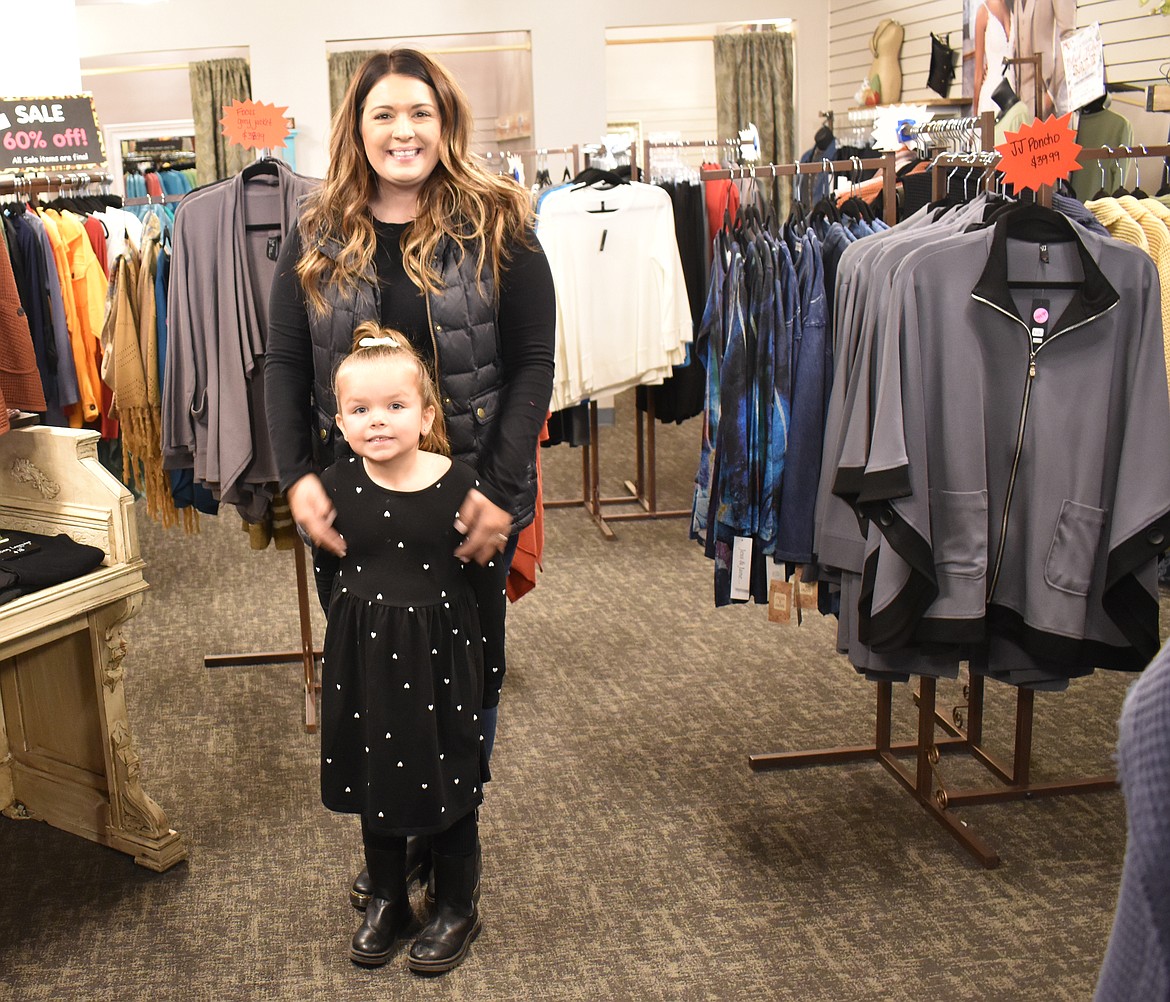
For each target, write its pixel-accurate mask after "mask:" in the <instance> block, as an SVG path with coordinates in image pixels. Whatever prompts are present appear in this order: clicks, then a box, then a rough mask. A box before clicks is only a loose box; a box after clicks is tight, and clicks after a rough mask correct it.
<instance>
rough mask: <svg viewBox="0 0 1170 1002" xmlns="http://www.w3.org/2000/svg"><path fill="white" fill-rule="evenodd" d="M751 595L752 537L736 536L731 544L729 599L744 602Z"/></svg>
mask: <svg viewBox="0 0 1170 1002" xmlns="http://www.w3.org/2000/svg"><path fill="white" fill-rule="evenodd" d="M751 597H752V538H751V536H736V537H735V542H734V543H732V544H731V599H732V601H733V602H746V601H747V600H748V599H749V598H751Z"/></svg>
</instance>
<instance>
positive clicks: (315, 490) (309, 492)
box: [285, 473, 345, 557]
mask: <svg viewBox="0 0 1170 1002" xmlns="http://www.w3.org/2000/svg"><path fill="white" fill-rule="evenodd" d="M285 496H286V497H287V498H288V506H289V509H290V510H291V511H292V517H293V520H294V521H295V522H296V523H297V525H299V526H300V527H301V528H302V529H304V530H305V532H307V533H308V534H309V539H311V540H312V541H313V545H314V546H320V547H322V548H324V549H326V550H328V551H329V552H330V553H336V554H337V555H338V556H339V557H344V556H345V540H344V539H343V538H342V537H341V533H339V532H338V531H337V530H336V529H334V528H333V520H334V519H335V518H336V517H337V510H336V509H335V508H334V507H333V502H332V500H330V498H329V494H328V492H327V491H326V490H325V485H324V484H323V483H321V478H320V477H319V476H317V474H315V473H306V474H305V475H304V476H303V477H301V479H300V480H298V481H297V482H296V483H295V484H293V485H292V486H291V487H290V488H289V489H288V490H287V491H286V492H285Z"/></svg>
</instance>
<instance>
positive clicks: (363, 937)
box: [349, 846, 414, 967]
mask: <svg viewBox="0 0 1170 1002" xmlns="http://www.w3.org/2000/svg"><path fill="white" fill-rule="evenodd" d="M366 863H367V867H368V870H369V871H370V873H371V874H372V879H371V891H372V894H371V897H370V900H369V904H368V905H367V906H366V914H365V918H364V919H363V921H362V924H361V926H360V927H359V929H358V931H357V932H355V933H354V934H353V939H352V941H351V942H350V945H349V959H350V960H352V961H353V962H354V963H355V964H362V965H363V966H366V967H380V966H381V965H382V964H384V963H386V961H387V960H389V959H390V954H391V953H393V951H394V945H395V943H396V942H397V941H398V938H399V937H400V936H401V935H402V934H403V933H404V932H406V930H407V929H408V928H409V926H410V924H411V922H412V921H413V919H414V913H413V912H412V911H411V909H410V897H409V895H408V894H407V890H406V852H405V850H399V851H392V850H386V849H377V850H373V849H371V848H370V847H369V846H367V847H366Z"/></svg>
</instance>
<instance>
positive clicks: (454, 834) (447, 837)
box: [362, 810, 479, 856]
mask: <svg viewBox="0 0 1170 1002" xmlns="http://www.w3.org/2000/svg"><path fill="white" fill-rule="evenodd" d="M478 836H479V822H478V819H477V818H476V812H475V811H473V810H472V811H468V812H467V813H466V814H464V815H463V817H461V818H460V819H459V820H458V821H456V822H455V824H453V825H451V827H450V828H445V829H444V830H443V831H441V832H436V833H435V834H434V835H432V836H431V837H430V838H431V851H432V852H437V853H438V854H439V855H440V856H470V855H471V854H472V853H474V852H475V843H476V839H477V837H478ZM362 844H363V845H364V846H365V847H366V850H367V852H368V851H369V850H373V851H374V852H400V853H405V852H406V837H405V836H404V835H380V834H379V833H378V832H376V831H372V830H371V829H370V826H369V825H368V824H367V823H366V818H365V815H363V816H362Z"/></svg>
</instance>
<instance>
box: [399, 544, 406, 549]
mask: <svg viewBox="0 0 1170 1002" xmlns="http://www.w3.org/2000/svg"><path fill="white" fill-rule="evenodd" d="M405 548H406V544H405V543H399V544H398V549H400V550H402V549H405Z"/></svg>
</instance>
